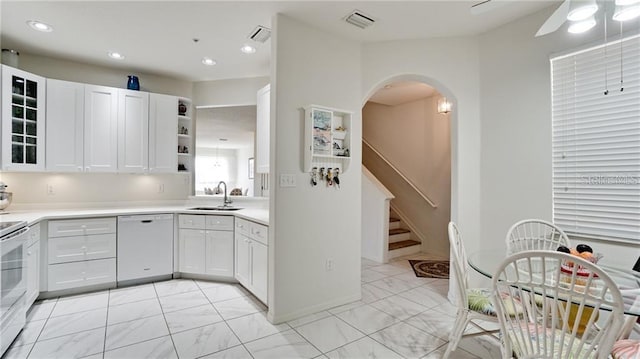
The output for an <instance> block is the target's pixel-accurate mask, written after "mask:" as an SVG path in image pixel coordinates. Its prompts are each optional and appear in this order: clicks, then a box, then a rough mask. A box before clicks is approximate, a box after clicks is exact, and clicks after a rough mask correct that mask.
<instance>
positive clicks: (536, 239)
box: [506, 219, 571, 255]
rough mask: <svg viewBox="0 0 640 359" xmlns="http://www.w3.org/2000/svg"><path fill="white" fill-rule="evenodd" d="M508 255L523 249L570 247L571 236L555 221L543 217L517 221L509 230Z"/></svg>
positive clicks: (553, 249)
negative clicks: (545, 219) (544, 219)
mask: <svg viewBox="0 0 640 359" xmlns="http://www.w3.org/2000/svg"><path fill="white" fill-rule="evenodd" d="M506 241H507V255H511V254H514V253H518V252H522V251H535V250H551V251H555V250H556V249H557V248H558V247H559V246H565V247H570V246H571V243H570V242H569V237H567V235H566V234H565V233H564V231H563V230H562V229H560V228H559V227H558V226H556V225H555V224H553V223H550V222H547V221H543V220H541V219H525V220H522V221H520V222H517V223H516V224H514V225H513V226H511V228H509V231H508V232H507V239H506Z"/></svg>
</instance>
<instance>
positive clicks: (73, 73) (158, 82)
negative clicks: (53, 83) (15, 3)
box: [18, 52, 192, 98]
mask: <svg viewBox="0 0 640 359" xmlns="http://www.w3.org/2000/svg"><path fill="white" fill-rule="evenodd" d="M18 66H19V68H20V69H22V70H25V71H28V72H32V73H35V74H38V75H40V76H44V77H47V78H52V79H58V80H65V81H74V82H82V83H88V84H94V85H102V86H111V87H117V88H127V80H128V78H127V75H136V76H138V78H139V79H140V90H142V91H148V92H155V93H162V94H167V95H174V96H182V97H188V98H190V97H191V95H192V83H191V82H190V81H185V80H179V79H175V78H171V77H167V76H161V75H154V74H149V73H145V72H141V71H138V70H133V69H126V68H115V67H113V68H112V67H104V66H97V65H89V64H86V63H81V62H74V61H69V60H61V59H57V58H53V57H45V56H37V55H32V54H27V53H23V52H20V61H19V64H18Z"/></svg>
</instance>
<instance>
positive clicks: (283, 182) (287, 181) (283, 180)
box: [280, 173, 297, 187]
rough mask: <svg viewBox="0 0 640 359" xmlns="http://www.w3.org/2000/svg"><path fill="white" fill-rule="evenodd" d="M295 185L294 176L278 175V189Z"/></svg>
mask: <svg viewBox="0 0 640 359" xmlns="http://www.w3.org/2000/svg"><path fill="white" fill-rule="evenodd" d="M296 185H297V183H296V175H291V174H284V173H281V174H280V187H295V186H296Z"/></svg>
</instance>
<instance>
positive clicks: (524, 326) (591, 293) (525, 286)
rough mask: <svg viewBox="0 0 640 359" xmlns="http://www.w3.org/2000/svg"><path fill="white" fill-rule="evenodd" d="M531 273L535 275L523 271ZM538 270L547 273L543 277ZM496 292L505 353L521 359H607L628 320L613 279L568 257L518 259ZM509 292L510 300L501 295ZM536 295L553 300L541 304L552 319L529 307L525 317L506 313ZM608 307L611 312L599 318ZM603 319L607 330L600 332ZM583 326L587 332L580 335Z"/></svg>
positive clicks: (536, 254) (534, 254)
mask: <svg viewBox="0 0 640 359" xmlns="http://www.w3.org/2000/svg"><path fill="white" fill-rule="evenodd" d="M569 263H573V266H570V265H569ZM563 264H564V265H563ZM527 267H529V270H525V271H523V268H525V269H526V268H527ZM532 267H542V268H544V270H543V271H542V272H537V271H536V270H534V269H533V268H532ZM532 273H544V275H536V274H534V275H531V274H532ZM492 289H493V292H492V293H493V295H494V300H495V304H496V312H497V316H498V319H499V321H500V330H501V335H502V338H503V341H504V351H503V353H514V354H515V356H516V357H517V358H553V359H569V358H571V359H578V358H594V359H595V358H597V359H604V358H607V357H608V356H609V353H610V352H611V349H612V347H613V344H614V342H615V339H616V336H617V335H618V333H619V330H620V328H621V327H622V322H623V320H624V319H623V310H624V309H623V308H624V307H623V299H622V295H621V294H620V290H619V289H618V287H617V286H616V284H615V283H614V282H613V280H612V279H611V278H610V277H609V275H607V273H605V272H604V271H603V270H602V269H600V268H599V267H598V266H596V265H595V264H592V263H591V262H588V261H585V260H583V259H581V258H578V257H576V256H572V255H569V254H566V253H561V252H552V251H525V252H521V253H516V254H514V255H512V256H510V257H508V258H507V259H505V260H504V262H503V263H502V264H501V265H500V266H499V267H498V269H497V271H496V273H495V275H494V276H493V288H492ZM504 292H508V293H509V296H508V297H505V296H503V295H496V294H495V293H504ZM532 292H533V293H536V294H539V295H541V296H544V297H546V298H548V299H549V300H545V301H542V302H541V305H542V307H543V308H542V312H544V313H548V315H544V316H537V314H538V313H539V309H538V308H534V307H532V306H527V305H524V306H523V310H524V312H525V313H524V314H523V315H519V316H512V315H508V313H507V312H506V310H507V309H508V308H509V307H510V306H511V305H512V304H513V303H511V301H512V300H513V298H521V297H522V296H524V295H526V294H528V293H532ZM602 307H608V308H609V309H610V311H611V312H610V313H608V315H606V316H605V315H603V316H599V311H600V309H601V308H602ZM529 311H533V312H532V313H531V312H529ZM532 317H533V319H532ZM599 317H600V324H601V326H602V327H603V328H607V330H598V329H597V328H596V327H595V325H594V324H595V322H596V320H598V318H599ZM581 324H582V328H584V332H583V333H582V334H578V332H579V328H581ZM506 357H509V356H506Z"/></svg>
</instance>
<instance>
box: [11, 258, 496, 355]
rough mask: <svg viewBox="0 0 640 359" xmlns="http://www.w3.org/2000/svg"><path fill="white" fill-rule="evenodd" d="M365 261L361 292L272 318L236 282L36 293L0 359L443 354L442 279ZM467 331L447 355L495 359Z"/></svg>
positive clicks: (445, 306)
mask: <svg viewBox="0 0 640 359" xmlns="http://www.w3.org/2000/svg"><path fill="white" fill-rule="evenodd" d="M407 258H411V259H439V258H433V257H432V256H429V255H426V254H419V255H415V254H414V255H411V256H407V257H403V258H398V259H395V260H393V261H391V262H390V263H389V264H382V265H381V264H379V263H376V262H372V261H368V260H366V259H362V300H360V301H357V302H354V303H349V304H346V305H342V306H339V307H335V308H331V309H329V310H327V311H322V312H319V313H315V314H312V315H309V316H306V317H303V318H299V319H297V320H294V321H291V322H288V323H283V324H279V325H272V324H270V323H269V322H268V321H267V319H266V307H265V306H264V305H263V304H262V303H260V302H259V301H258V300H256V299H255V298H254V297H253V296H251V294H250V293H249V292H247V291H246V290H245V289H244V288H242V287H241V286H239V285H236V284H228V283H215V282H206V281H198V280H189V279H176V280H171V281H164V282H156V283H152V284H144V285H139V286H135V287H129V288H119V289H112V290H105V291H101V292H97V293H90V294H84V295H77V296H70V297H61V298H55V299H47V300H43V301H40V302H38V303H36V304H35V305H34V307H32V309H31V310H30V311H29V313H28V318H27V321H28V323H27V326H26V327H25V329H24V330H23V331H22V333H21V334H20V336H19V337H18V338H17V339H16V341H15V342H14V343H13V345H12V346H11V348H10V349H9V350H8V351H7V353H6V354H5V356H4V357H3V358H7V359H10V358H29V359H38V358H46V359H54V358H64V359H70V358H91V359H100V358H118V359H123V358H131V359H133V358H181V359H183V358H255V359H259V358H274V359H287V358H292V359H293V358H332V359H336V358H383V359H384V358H425V359H431V358H441V357H442V355H443V353H444V351H445V349H446V345H447V338H448V335H449V332H450V330H451V328H452V326H453V322H454V320H455V311H456V310H455V308H454V307H453V306H452V305H451V304H450V303H449V302H448V301H447V299H446V295H447V291H448V280H441V279H429V278H416V277H415V275H414V274H413V271H412V270H411V267H410V266H409V263H408V262H407ZM499 357H500V350H499V348H498V346H497V345H496V343H495V341H492V340H491V339H490V338H487V337H473V338H468V339H463V340H462V341H461V343H460V345H459V347H458V349H457V350H456V351H455V352H454V353H453V355H452V358H461V359H467V358H469V359H472V358H481V359H491V358H499Z"/></svg>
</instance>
